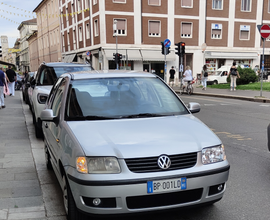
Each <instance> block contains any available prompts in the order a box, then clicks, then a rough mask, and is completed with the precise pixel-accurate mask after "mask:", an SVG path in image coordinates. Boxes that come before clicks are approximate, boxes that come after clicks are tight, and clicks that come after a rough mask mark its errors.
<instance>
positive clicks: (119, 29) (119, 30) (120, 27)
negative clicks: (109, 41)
mask: <svg viewBox="0 0 270 220" xmlns="http://www.w3.org/2000/svg"><path fill="white" fill-rule="evenodd" d="M114 21H117V23H116V30H114V33H116V34H117V35H127V31H126V26H127V25H126V23H127V20H126V19H114Z"/></svg>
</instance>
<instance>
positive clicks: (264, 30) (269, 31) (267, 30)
mask: <svg viewBox="0 0 270 220" xmlns="http://www.w3.org/2000/svg"><path fill="white" fill-rule="evenodd" d="M260 33H261V36H262V38H268V37H269V35H270V27H269V25H267V24H264V25H263V26H262V27H261V31H260Z"/></svg>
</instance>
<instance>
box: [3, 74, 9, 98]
mask: <svg viewBox="0 0 270 220" xmlns="http://www.w3.org/2000/svg"><path fill="white" fill-rule="evenodd" d="M4 74H5V85H4V98H6V96H7V95H9V94H10V93H9V89H8V83H9V81H8V78H7V74H6V73H5V72H4Z"/></svg>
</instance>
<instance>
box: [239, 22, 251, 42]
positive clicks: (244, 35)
mask: <svg viewBox="0 0 270 220" xmlns="http://www.w3.org/2000/svg"><path fill="white" fill-rule="evenodd" d="M249 33H250V26H249V25H240V40H249Z"/></svg>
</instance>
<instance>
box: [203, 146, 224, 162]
mask: <svg viewBox="0 0 270 220" xmlns="http://www.w3.org/2000/svg"><path fill="white" fill-rule="evenodd" d="M224 160H226V155H225V149H224V146H223V145H220V146H215V147H208V148H204V149H203V150H202V163H203V164H211V163H216V162H221V161H224Z"/></svg>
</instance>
